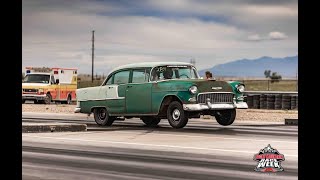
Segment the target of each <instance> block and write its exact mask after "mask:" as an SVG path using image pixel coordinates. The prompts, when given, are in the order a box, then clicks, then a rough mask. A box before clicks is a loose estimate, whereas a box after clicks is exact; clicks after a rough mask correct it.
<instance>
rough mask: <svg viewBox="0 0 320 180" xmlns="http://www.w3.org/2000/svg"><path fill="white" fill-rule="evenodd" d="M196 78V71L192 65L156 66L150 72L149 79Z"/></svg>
mask: <svg viewBox="0 0 320 180" xmlns="http://www.w3.org/2000/svg"><path fill="white" fill-rule="evenodd" d="M198 78H199V77H198V73H197V72H196V70H195V68H193V67H192V66H171V65H170V66H158V67H155V68H153V70H152V72H151V81H158V80H164V79H198Z"/></svg>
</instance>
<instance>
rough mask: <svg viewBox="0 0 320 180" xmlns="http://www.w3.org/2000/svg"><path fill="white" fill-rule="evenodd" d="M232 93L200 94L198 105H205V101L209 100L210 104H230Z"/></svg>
mask: <svg viewBox="0 0 320 180" xmlns="http://www.w3.org/2000/svg"><path fill="white" fill-rule="evenodd" d="M233 97H234V94H233V93H201V94H199V95H198V98H197V102H198V103H206V99H207V98H210V102H211V103H232V102H233Z"/></svg>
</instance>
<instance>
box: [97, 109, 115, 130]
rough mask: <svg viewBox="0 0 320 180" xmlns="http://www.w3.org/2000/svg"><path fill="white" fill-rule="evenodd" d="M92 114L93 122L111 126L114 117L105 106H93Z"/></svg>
mask: <svg viewBox="0 0 320 180" xmlns="http://www.w3.org/2000/svg"><path fill="white" fill-rule="evenodd" d="M93 115H94V120H95V122H96V123H97V124H98V125H100V126H111V125H112V123H113V121H114V120H115V117H110V116H109V113H108V111H107V109H106V108H94V109H93Z"/></svg>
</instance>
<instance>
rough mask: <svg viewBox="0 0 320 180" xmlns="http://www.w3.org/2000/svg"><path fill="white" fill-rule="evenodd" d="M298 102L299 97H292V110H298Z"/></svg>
mask: <svg viewBox="0 0 320 180" xmlns="http://www.w3.org/2000/svg"><path fill="white" fill-rule="evenodd" d="M296 101H297V96H291V104H290V105H291V109H296V108H297V105H296Z"/></svg>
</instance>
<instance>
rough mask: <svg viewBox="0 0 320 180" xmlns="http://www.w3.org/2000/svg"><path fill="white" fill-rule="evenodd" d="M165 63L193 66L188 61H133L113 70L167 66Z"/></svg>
mask: <svg viewBox="0 0 320 180" xmlns="http://www.w3.org/2000/svg"><path fill="white" fill-rule="evenodd" d="M165 65H169V66H170V65H171V66H174V65H185V66H193V64H191V63H186V62H141V63H132V64H126V65H123V66H119V67H117V68H115V69H113V70H112V71H111V72H114V71H117V70H120V69H129V68H139V67H155V66H165Z"/></svg>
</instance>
